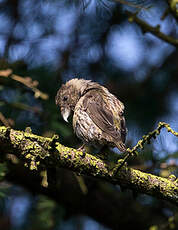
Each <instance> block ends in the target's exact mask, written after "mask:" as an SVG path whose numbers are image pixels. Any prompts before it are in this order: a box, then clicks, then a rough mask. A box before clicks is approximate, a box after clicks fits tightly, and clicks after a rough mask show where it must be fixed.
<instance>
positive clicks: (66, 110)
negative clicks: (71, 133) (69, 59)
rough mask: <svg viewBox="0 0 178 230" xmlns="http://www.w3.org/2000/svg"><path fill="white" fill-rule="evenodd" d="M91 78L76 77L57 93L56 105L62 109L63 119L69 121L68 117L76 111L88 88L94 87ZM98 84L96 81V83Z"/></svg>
mask: <svg viewBox="0 0 178 230" xmlns="http://www.w3.org/2000/svg"><path fill="white" fill-rule="evenodd" d="M92 84H93V83H92V82H91V81H90V80H84V79H78V78H74V79H72V80H70V81H68V82H66V83H65V84H63V85H62V86H61V88H60V89H59V90H58V92H57V95H56V98H55V100H56V105H58V106H59V107H60V109H61V115H62V117H63V119H64V120H65V121H66V122H68V117H69V116H70V114H71V112H72V111H74V109H75V106H76V104H77V102H78V101H79V99H80V98H81V97H82V96H83V95H84V94H85V92H86V90H87V89H89V88H90V87H92ZM95 84H96V83H95Z"/></svg>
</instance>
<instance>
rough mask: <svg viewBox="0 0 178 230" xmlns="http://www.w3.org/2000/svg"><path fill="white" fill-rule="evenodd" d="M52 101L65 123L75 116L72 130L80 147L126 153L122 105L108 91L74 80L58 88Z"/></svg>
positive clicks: (93, 83)
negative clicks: (88, 146)
mask: <svg viewBox="0 0 178 230" xmlns="http://www.w3.org/2000/svg"><path fill="white" fill-rule="evenodd" d="M55 100H56V105H57V106H60V110H61V114H62V117H63V119H64V120H65V121H66V122H68V117H69V116H70V114H71V112H72V111H73V112H74V114H73V129H74V132H75V134H76V135H77V136H78V138H80V139H81V140H82V142H83V144H85V145H92V146H95V147H99V146H100V147H101V146H104V145H109V146H113V147H117V148H118V149H119V150H120V151H121V152H125V151H126V147H125V138H126V127H125V118H124V105H123V103H122V102H121V101H119V100H118V99H117V98H116V97H115V96H114V95H113V94H111V93H110V92H109V91H108V89H107V88H105V87H103V86H101V85H100V84H98V83H96V82H92V81H91V80H84V79H77V78H74V79H72V80H70V81H68V82H66V84H63V85H62V86H61V88H60V89H59V90H58V92H57V95H56V99H55Z"/></svg>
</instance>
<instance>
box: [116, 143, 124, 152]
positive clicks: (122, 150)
mask: <svg viewBox="0 0 178 230" xmlns="http://www.w3.org/2000/svg"><path fill="white" fill-rule="evenodd" d="M116 147H117V148H118V149H119V150H120V151H121V152H126V146H125V144H124V143H123V142H121V141H120V142H117V143H116Z"/></svg>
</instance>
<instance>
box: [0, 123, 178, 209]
mask: <svg viewBox="0 0 178 230" xmlns="http://www.w3.org/2000/svg"><path fill="white" fill-rule="evenodd" d="M0 152H1V154H4V155H6V154H9V153H13V154H14V155H16V156H17V157H18V158H19V159H22V161H23V162H24V165H26V166H27V167H28V168H29V169H30V170H39V171H42V170H48V168H51V167H52V168H56V167H63V168H67V169H70V170H72V171H74V172H77V173H80V174H83V175H87V176H93V177H96V178H100V179H103V180H107V181H109V182H111V183H113V184H119V185H121V186H124V187H126V188H129V189H132V190H134V191H137V192H140V193H145V194H149V195H151V196H155V197H158V198H161V199H164V200H168V201H170V202H172V203H174V204H177V205H178V183H177V180H174V181H173V180H172V179H169V178H162V177H158V176H155V175H152V174H148V173H144V172H141V171H139V170H136V169H132V168H128V167H127V166H126V165H124V166H123V167H122V168H121V169H120V170H119V171H118V173H117V174H116V175H114V174H113V173H112V172H111V171H110V170H109V166H108V165H107V164H106V163H105V162H103V161H102V160H101V159H99V158H97V157H95V156H93V155H90V154H87V153H86V154H83V153H82V152H80V151H77V150H76V149H73V148H68V147H65V146H63V145H61V144H60V143H59V142H58V141H57V139H56V138H46V137H41V136H37V135H34V134H32V133H29V132H23V131H17V130H13V129H9V128H6V127H0Z"/></svg>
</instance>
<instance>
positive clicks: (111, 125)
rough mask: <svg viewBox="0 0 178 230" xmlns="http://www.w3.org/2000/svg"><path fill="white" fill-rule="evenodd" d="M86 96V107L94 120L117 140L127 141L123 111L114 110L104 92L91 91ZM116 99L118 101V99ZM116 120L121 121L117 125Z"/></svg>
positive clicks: (84, 101) (84, 102)
mask: <svg viewBox="0 0 178 230" xmlns="http://www.w3.org/2000/svg"><path fill="white" fill-rule="evenodd" d="M84 97H85V98H84V100H83V105H84V109H85V110H86V111H87V113H88V115H89V116H90V118H91V119H92V121H93V122H94V123H95V124H96V125H97V126H98V127H99V128H100V129H101V130H102V131H103V132H105V133H106V134H108V135H109V136H111V137H112V138H113V140H115V141H116V142H117V141H121V140H122V141H123V142H125V135H126V129H125V119H124V117H123V115H121V114H122V113H123V111H119V112H120V113H117V114H116V113H115V112H114V111H113V112H112V111H111V108H109V105H107V102H106V100H105V99H104V98H103V97H104V96H103V95H102V93H101V92H99V91H97V90H91V91H89V92H88V93H87V94H85V96H84ZM116 100H117V101H118V99H116ZM117 103H118V102H117ZM117 103H116V104H117ZM116 121H117V122H118V123H119V124H118V125H117V126H116V125H115V123H116ZM118 126H119V127H118Z"/></svg>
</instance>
